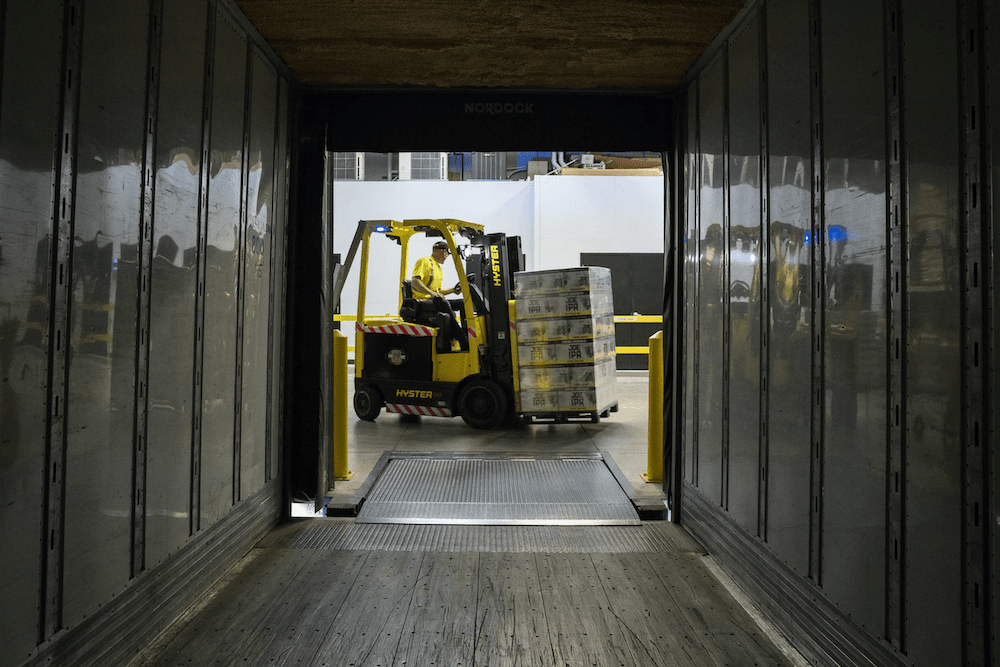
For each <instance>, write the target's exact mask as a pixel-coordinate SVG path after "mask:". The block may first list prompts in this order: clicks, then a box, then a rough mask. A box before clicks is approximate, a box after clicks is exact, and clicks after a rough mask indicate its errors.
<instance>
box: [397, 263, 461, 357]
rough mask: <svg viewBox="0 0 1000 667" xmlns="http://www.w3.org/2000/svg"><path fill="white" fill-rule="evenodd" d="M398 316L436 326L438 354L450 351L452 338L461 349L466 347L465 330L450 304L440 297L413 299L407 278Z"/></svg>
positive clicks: (404, 319) (411, 288)
mask: <svg viewBox="0 0 1000 667" xmlns="http://www.w3.org/2000/svg"><path fill="white" fill-rule="evenodd" d="M399 316H400V317H401V318H402V319H403V321H405V322H413V323H414V324H426V325H428V326H432V327H436V328H437V329H438V334H437V336H436V337H435V338H436V340H435V345H436V348H437V351H438V354H444V353H446V352H451V342H452V341H453V340H457V341H459V342H460V343H461V345H462V349H468V345H469V343H468V337H467V336H463V334H464V333H465V331H464V330H463V328H462V327H461V326H460V325H459V323H458V320H457V318H456V317H455V314H454V312H453V311H452V309H451V304H449V303H448V302H447V301H445V300H444V299H440V298H431V299H414V298H413V287H412V286H411V285H410V281H409V280H404V281H403V303H402V304H401V305H400V307H399Z"/></svg>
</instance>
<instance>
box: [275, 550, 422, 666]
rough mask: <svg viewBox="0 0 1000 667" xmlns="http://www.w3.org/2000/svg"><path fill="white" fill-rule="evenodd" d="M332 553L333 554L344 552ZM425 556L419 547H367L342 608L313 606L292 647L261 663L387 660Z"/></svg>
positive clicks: (350, 663) (345, 663) (386, 662)
mask: <svg viewBox="0 0 1000 667" xmlns="http://www.w3.org/2000/svg"><path fill="white" fill-rule="evenodd" d="M330 553H331V555H332V556H333V557H334V558H336V557H337V554H343V553H345V552H336V551H333V552H330ZM423 558H424V555H423V554H422V553H415V552H406V551H390V552H379V551H372V552H368V557H367V559H366V560H365V564H364V567H363V568H362V570H361V572H360V573H359V574H358V576H357V578H356V579H355V580H354V582H353V585H352V586H351V589H350V592H349V593H348V594H347V597H346V598H345V600H344V603H343V605H341V608H340V611H339V612H337V613H336V614H334V613H330V614H323V613H322V611H321V610H317V611H316V612H315V613H314V614H313V618H314V619H316V621H315V623H314V624H313V627H304V628H303V629H302V631H301V632H300V633H299V636H298V638H297V641H295V643H294V645H293V646H292V647H291V648H292V650H291V651H290V652H289V653H288V654H287V655H282V656H280V659H279V660H276V661H275V662H274V663H268V662H264V663H263V664H275V665H300V664H302V665H339V666H343V667H352V666H353V667H361V666H362V665H369V664H371V665H374V664H381V665H389V664H390V663H391V660H392V657H393V655H394V654H395V652H396V648H397V646H398V644H399V628H401V627H402V626H403V624H404V623H405V621H406V615H407V612H408V611H409V608H410V605H411V603H412V600H413V592H414V588H415V587H416V584H417V576H418V574H419V572H420V566H421V563H422V562H423ZM317 585H318V584H317ZM314 637H316V638H318V640H317V639H314ZM376 660H377V662H376Z"/></svg>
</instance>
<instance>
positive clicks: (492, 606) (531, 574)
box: [475, 553, 553, 667]
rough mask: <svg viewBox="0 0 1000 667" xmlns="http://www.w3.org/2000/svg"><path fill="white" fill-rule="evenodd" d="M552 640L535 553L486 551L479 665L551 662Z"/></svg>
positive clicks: (478, 633)
mask: <svg viewBox="0 0 1000 667" xmlns="http://www.w3.org/2000/svg"><path fill="white" fill-rule="evenodd" d="M548 638H549V627H548V624H547V623H546V622H545V609H544V603H543V601H542V591H541V583H540V581H539V579H538V570H537V568H536V567H535V556H534V554H503V553H484V554H481V555H480V559H479V603H478V608H477V610H476V654H475V665H476V666H477V667H480V666H481V667H490V666H492V665H504V666H509V665H546V664H551V662H552V660H553V655H552V649H551V648H550V647H549V644H548Z"/></svg>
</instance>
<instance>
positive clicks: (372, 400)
mask: <svg viewBox="0 0 1000 667" xmlns="http://www.w3.org/2000/svg"><path fill="white" fill-rule="evenodd" d="M381 410H382V397H381V396H379V395H378V392H377V391H375V390H374V389H372V388H371V387H360V388H358V389H357V390H356V391H355V392H354V411H355V412H356V413H357V414H358V418H359V419H363V420H365V421H366V422H373V421H375V418H376V417H378V413H379V412H380V411H381Z"/></svg>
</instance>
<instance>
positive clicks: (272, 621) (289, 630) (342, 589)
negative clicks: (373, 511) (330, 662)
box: [221, 550, 368, 667]
mask: <svg viewBox="0 0 1000 667" xmlns="http://www.w3.org/2000/svg"><path fill="white" fill-rule="evenodd" d="M301 551H307V552H308V553H310V554H311V555H312V558H310V560H309V562H308V563H307V565H306V567H304V568H302V570H301V571H300V572H299V574H298V576H297V577H296V579H295V581H294V583H293V585H291V586H289V587H288V588H287V589H286V591H285V594H284V595H282V596H281V597H279V598H276V599H273V600H270V601H269V602H268V603H267V607H266V608H265V609H264V610H262V612H263V613H262V614H261V621H260V623H259V624H258V626H257V628H255V630H254V632H252V633H250V634H249V636H247V637H245V638H244V639H245V641H244V642H243V643H242V644H241V645H240V646H238V647H234V648H233V650H232V651H231V653H230V655H229V656H228V660H227V661H225V662H223V663H221V664H225V665H227V666H229V667H233V666H236V665H240V666H243V665H247V664H257V663H258V662H259V663H261V664H273V665H281V664H289V660H290V659H291V658H292V657H293V656H298V657H296V658H295V659H299V657H302V656H309V659H311V655H312V654H313V653H315V652H316V650H317V647H318V646H319V644H320V642H321V641H322V639H323V638H324V637H325V636H326V634H327V632H328V631H329V629H330V622H331V620H332V619H333V618H334V617H335V616H336V615H337V614H338V613H340V612H341V611H342V608H343V606H344V601H345V600H346V599H347V597H348V594H349V593H350V591H351V589H352V587H353V586H354V583H355V581H356V580H357V579H358V576H359V573H360V572H361V570H362V568H363V567H364V566H365V563H366V561H367V560H368V552H367V551H327V550H301ZM265 656H266V657H267V658H268V659H267V660H265V659H264V658H265ZM291 664H297V663H294V662H292V663H291Z"/></svg>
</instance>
